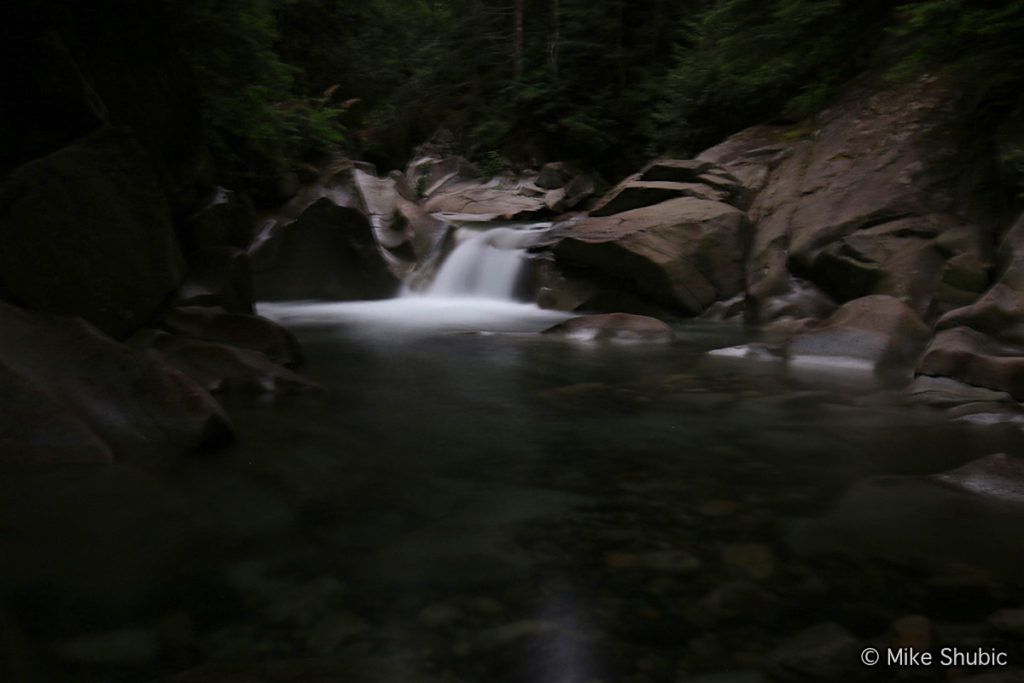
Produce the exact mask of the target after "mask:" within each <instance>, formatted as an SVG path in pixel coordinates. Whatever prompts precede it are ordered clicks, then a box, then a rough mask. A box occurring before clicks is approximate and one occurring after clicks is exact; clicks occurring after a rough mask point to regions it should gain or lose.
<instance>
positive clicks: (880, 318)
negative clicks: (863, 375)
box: [788, 295, 929, 373]
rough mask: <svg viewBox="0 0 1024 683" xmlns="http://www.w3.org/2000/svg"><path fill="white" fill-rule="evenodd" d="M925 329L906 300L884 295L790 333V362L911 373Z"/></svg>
mask: <svg viewBox="0 0 1024 683" xmlns="http://www.w3.org/2000/svg"><path fill="white" fill-rule="evenodd" d="M928 334H929V329H928V326H927V325H925V324H924V323H923V322H922V321H921V319H920V318H919V317H918V316H917V314H916V313H914V311H913V310H911V309H910V308H909V307H908V306H907V305H906V304H904V303H903V302H901V301H900V300H898V299H896V298H893V297H890V296H883V295H876V296H868V297H864V298H861V299H856V300H854V301H851V302H849V303H846V304H844V305H842V306H841V307H840V308H839V309H838V310H837V311H836V312H835V313H833V314H832V316H831V317H830V318H829V319H828V320H826V321H825V322H824V323H823V324H822V325H821V326H820V327H817V328H815V329H813V330H810V331H808V332H804V333H802V334H799V335H797V336H796V337H794V338H793V339H792V340H791V341H790V343H789V348H788V356H789V361H790V363H791V364H794V363H795V364H805V365H811V364H817V365H826V366H828V365H832V366H844V367H851V366H853V367H864V368H866V369H871V370H873V371H890V370H895V371H899V372H902V373H909V372H910V371H911V370H912V368H913V367H914V364H915V363H916V361H917V358H918V356H919V355H920V353H921V349H922V348H923V347H924V344H925V342H926V341H927V339H928Z"/></svg>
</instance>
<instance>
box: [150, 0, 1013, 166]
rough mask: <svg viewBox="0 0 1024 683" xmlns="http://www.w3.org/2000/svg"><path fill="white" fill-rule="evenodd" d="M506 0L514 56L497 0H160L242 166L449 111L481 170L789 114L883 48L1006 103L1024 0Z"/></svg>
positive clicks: (419, 124)
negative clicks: (517, 24)
mask: <svg viewBox="0 0 1024 683" xmlns="http://www.w3.org/2000/svg"><path fill="white" fill-rule="evenodd" d="M164 1H165V2H167V3H170V2H171V0H164ZM522 2H523V8H524V12H523V26H522V28H523V42H522V48H521V54H519V55H518V56H517V55H516V54H514V51H515V50H516V49H517V48H516V47H515V45H516V43H515V41H514V40H513V36H514V25H513V12H512V11H511V10H512V7H513V0H362V1H357V0H182V1H181V2H179V3H177V4H175V5H173V6H174V7H175V8H176V9H177V11H178V12H179V14H180V15H181V16H182V18H183V19H182V26H183V30H184V32H185V34H186V36H187V41H186V44H188V45H189V46H190V47H191V50H190V54H191V57H192V60H193V64H194V66H195V67H196V71H197V73H198V74H199V77H200V86H201V90H202V95H203V98H204V102H205V105H206V107H205V109H206V121H207V127H208V129H209V137H210V139H211V141H212V143H213V145H214V148H215V150H216V151H217V156H218V158H220V159H222V160H227V162H228V164H229V165H231V166H233V167H235V168H237V169H242V170H244V169H250V168H251V167H252V166H253V165H254V164H256V165H258V161H259V160H260V159H273V160H277V161H279V162H280V161H282V160H283V161H285V162H287V161H288V160H289V159H292V158H294V157H306V158H309V157H313V156H315V155H316V154H317V153H318V152H323V151H324V150H326V149H329V148H330V147H332V146H337V145H339V144H345V145H346V146H347V147H348V151H349V152H350V153H351V154H353V155H359V156H364V157H366V158H369V159H370V160H372V161H375V162H377V163H378V164H379V165H381V166H383V167H387V166H401V165H402V164H403V163H404V162H405V160H406V159H407V158H408V155H409V154H410V152H411V150H412V148H413V147H414V146H415V145H416V144H418V143H420V142H423V141H424V140H425V139H427V138H429V137H430V136H431V135H432V134H433V133H434V132H435V131H437V130H438V129H439V128H446V129H448V130H450V131H453V132H454V133H455V139H456V140H457V142H458V145H459V147H460V148H461V149H460V150H455V151H461V152H462V153H464V154H467V155H469V156H471V157H473V158H475V159H477V160H478V161H480V162H481V163H482V165H483V166H484V167H485V168H492V169H494V170H499V167H501V168H505V167H509V166H516V165H521V164H535V163H538V162H542V161H545V160H548V159H554V158H559V159H568V160H575V161H579V162H582V163H584V164H587V165H590V166H593V167H596V168H599V169H602V170H606V171H610V172H611V173H612V174H616V173H618V172H620V171H622V170H625V169H627V168H630V167H635V166H636V165H637V164H638V163H640V162H641V161H642V159H643V158H645V157H648V156H649V155H651V154H655V153H663V152H672V153H693V152H696V151H699V149H701V148H702V147H704V146H707V145H710V144H713V143H715V142H717V141H718V140H720V139H721V138H722V137H723V136H725V135H727V134H729V133H731V132H733V131H735V130H738V129H740V128H742V127H744V126H747V125H751V124H753V123H757V122H759V121H764V120H767V119H771V118H782V119H784V120H787V121H797V120H800V119H802V118H804V117H806V116H808V115H810V114H813V113H815V112H817V111H819V110H820V109H821V108H822V107H824V106H825V105H827V104H828V102H829V101H830V100H831V99H832V98H834V96H835V94H836V92H837V91H838V89H839V87H840V86H841V85H842V84H844V83H845V82H846V81H848V80H849V79H850V78H851V77H852V76H854V75H855V74H856V73H858V72H859V71H861V70H863V69H864V68H866V67H868V66H872V65H875V66H877V65H878V63H879V62H881V63H882V64H883V65H888V66H891V65H892V64H893V63H898V65H899V67H898V69H896V71H900V72H902V73H903V74H905V75H906V74H916V73H918V72H920V71H921V69H924V68H930V67H931V66H932V65H934V64H937V63H949V62H956V63H957V64H959V65H960V66H962V67H963V68H965V69H969V70H970V73H971V74H973V76H974V77H975V78H976V80H979V81H982V82H983V83H984V84H985V85H984V88H983V89H982V90H983V91H984V92H985V93H992V92H996V91H1000V92H1004V95H1003V100H1004V101H1003V103H1002V104H1001V105H1000V106H1002V107H1003V109H1004V110H1005V112H1004V113H1007V112H1010V111H1016V110H1018V109H1019V96H1018V95H1019V92H1020V90H1021V88H1020V87H1019V86H1020V84H1021V74H1024V41H1021V40H1020V39H1019V36H1021V35H1024V0H1009V1H1002V2H999V1H995V0H983V1H973V0H917V1H915V2H902V3H893V2H891V0H522ZM880 55H881V56H880ZM516 62H521V63H522V65H523V69H522V73H521V74H516V73H515V68H514V64H515V63H516ZM1005 93H1009V94H1005ZM985 96H986V97H988V96H989V95H985ZM1007 115H1009V114H1007ZM342 121H344V123H345V124H346V125H345V126H342V125H341V123H342ZM1007 154H1008V155H1009V156H1008V158H1011V157H1012V159H1011V162H1012V163H1011V162H1008V163H1009V164H1010V165H1011V166H1014V167H1016V166H1015V164H1017V163H1018V162H1017V161H1016V159H1017V157H1016V156H1014V155H1013V154H1011V153H1009V152H1008V153H1007Z"/></svg>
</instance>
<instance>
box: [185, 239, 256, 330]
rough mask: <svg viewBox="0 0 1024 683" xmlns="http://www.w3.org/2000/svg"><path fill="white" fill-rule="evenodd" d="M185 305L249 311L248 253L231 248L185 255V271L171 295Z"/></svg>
mask: <svg viewBox="0 0 1024 683" xmlns="http://www.w3.org/2000/svg"><path fill="white" fill-rule="evenodd" d="M175 298H176V303H178V304H181V305H185V306H212V307H218V308H223V309H224V310H225V311H228V312H230V313H242V314H252V313H253V311H254V305H253V304H254V301H253V299H254V296H253V282H252V268H251V266H250V263H249V255H248V254H247V253H246V252H244V251H242V250H240V249H235V248H234V247H213V248H209V249H201V250H199V251H197V252H193V253H192V254H190V255H189V270H188V275H186V277H185V281H184V282H183V283H182V284H181V287H179V288H178V291H177V293H176V294H175Z"/></svg>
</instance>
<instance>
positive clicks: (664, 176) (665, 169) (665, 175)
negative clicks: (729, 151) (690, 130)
mask: <svg viewBox="0 0 1024 683" xmlns="http://www.w3.org/2000/svg"><path fill="white" fill-rule="evenodd" d="M716 168H719V167H718V166H716V165H715V164H713V163H711V162H710V161H706V160H704V159H657V160H655V161H652V162H651V163H649V164H647V166H645V167H644V168H643V170H641V171H640V174H639V177H640V180H645V181H651V182H667V183H699V182H702V181H701V180H700V178H701V176H703V175H705V174H707V173H708V171H711V170H712V169H716Z"/></svg>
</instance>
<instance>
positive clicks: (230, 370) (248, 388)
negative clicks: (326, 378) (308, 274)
mask: <svg viewBox="0 0 1024 683" xmlns="http://www.w3.org/2000/svg"><path fill="white" fill-rule="evenodd" d="M132 343H133V345H135V346H137V347H139V348H144V349H147V350H149V351H150V353H153V352H155V353H156V354H158V355H159V357H160V358H162V359H164V360H166V362H167V364H168V365H170V366H171V367H173V368H175V369H176V370H179V371H180V372H181V373H183V374H184V375H186V376H188V377H189V378H190V379H191V380H192V381H194V382H196V383H197V384H198V385H200V386H201V387H203V388H204V389H205V390H207V391H210V392H231V393H237V392H242V393H260V394H265V393H305V392H310V391H321V390H322V389H323V387H321V386H320V385H318V384H316V383H315V382H311V381H310V380H308V379H306V378H305V377H302V376H301V375H298V374H296V373H295V372H293V371H291V370H289V369H288V368H286V367H283V366H282V365H281V364H280V363H279V361H277V360H276V359H274V358H271V357H268V355H267V354H265V353H261V352H260V351H256V350H253V349H251V348H245V347H244V346H238V345H229V344H223V343H218V342H214V341H210V340H208V339H201V338H196V337H188V336H182V335H176V334H167V333H163V332H158V331H152V330H143V331H142V332H140V333H139V334H137V335H136V336H135V337H133V339H132Z"/></svg>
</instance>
